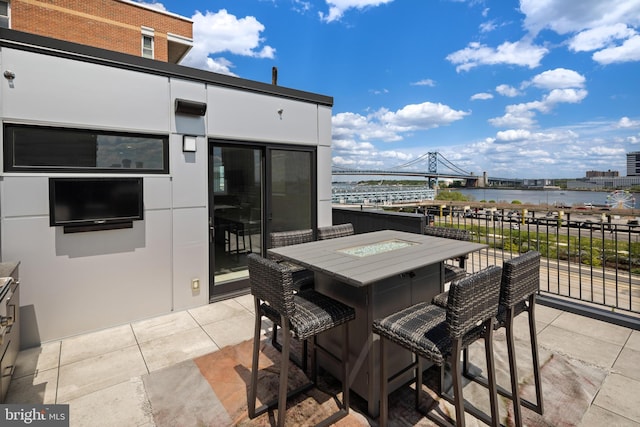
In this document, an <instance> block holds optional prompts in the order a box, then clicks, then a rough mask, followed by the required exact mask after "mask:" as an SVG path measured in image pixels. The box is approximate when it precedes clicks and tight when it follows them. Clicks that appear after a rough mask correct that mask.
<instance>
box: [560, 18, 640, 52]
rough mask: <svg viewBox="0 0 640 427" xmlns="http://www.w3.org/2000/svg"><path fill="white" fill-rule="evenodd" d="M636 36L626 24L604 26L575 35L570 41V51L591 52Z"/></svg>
mask: <svg viewBox="0 0 640 427" xmlns="http://www.w3.org/2000/svg"><path fill="white" fill-rule="evenodd" d="M635 34H636V31H635V30H633V29H632V28H629V27H627V26H626V25H625V24H622V23H617V24H614V25H603V26H601V27H596V28H590V29H588V30H584V31H582V32H580V33H578V34H577V35H575V36H574V37H573V38H572V39H571V40H570V41H569V49H571V50H573V51H574V52H589V51H592V50H598V49H602V48H604V47H608V46H611V45H612V44H613V43H614V42H616V41H618V40H626V39H628V38H630V37H632V36H634V35H635Z"/></svg>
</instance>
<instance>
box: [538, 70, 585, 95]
mask: <svg viewBox="0 0 640 427" xmlns="http://www.w3.org/2000/svg"><path fill="white" fill-rule="evenodd" d="M584 82H585V78H584V76H582V75H581V74H580V73H577V72H575V71H573V70H567V69H566V68H556V69H555V70H548V71H544V72H542V73H540V74H538V75H537V76H535V77H534V78H533V79H531V84H533V85H534V86H536V87H539V88H541V89H549V90H552V89H564V88H581V87H584Z"/></svg>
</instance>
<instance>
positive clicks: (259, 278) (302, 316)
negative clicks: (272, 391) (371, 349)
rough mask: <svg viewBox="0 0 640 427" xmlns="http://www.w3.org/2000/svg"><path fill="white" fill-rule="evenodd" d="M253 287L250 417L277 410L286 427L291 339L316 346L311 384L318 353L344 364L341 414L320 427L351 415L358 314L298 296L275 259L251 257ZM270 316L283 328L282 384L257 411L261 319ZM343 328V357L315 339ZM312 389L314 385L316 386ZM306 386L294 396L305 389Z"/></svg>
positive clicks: (310, 294) (308, 293) (311, 295)
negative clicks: (352, 329) (352, 341)
mask: <svg viewBox="0 0 640 427" xmlns="http://www.w3.org/2000/svg"><path fill="white" fill-rule="evenodd" d="M247 261H248V265H249V282H250V284H251V293H252V294H253V297H254V305H255V313H256V320H255V329H254V337H253V357H252V363H251V384H250V388H249V399H248V400H249V402H248V412H249V417H250V418H255V417H256V416H258V415H260V414H262V413H264V412H266V411H267V410H269V408H272V407H277V408H278V426H284V420H285V413H286V405H287V398H288V397H291V396H292V394H291V395H287V380H288V373H289V372H288V371H289V369H288V366H289V349H290V342H291V335H292V334H293V336H294V337H296V338H298V339H300V340H304V341H305V342H306V341H307V340H308V339H311V343H312V347H311V350H312V353H311V357H312V376H311V378H312V380H313V383H315V382H316V376H317V366H316V363H317V356H316V352H317V350H320V351H322V352H324V353H326V355H328V356H329V357H332V358H333V359H335V360H337V361H341V363H342V393H343V394H342V405H341V408H340V410H339V411H338V412H336V413H334V414H333V415H331V416H329V417H328V418H327V419H326V420H324V421H323V422H322V423H321V425H329V424H331V423H334V422H335V421H336V420H338V419H340V418H342V417H344V416H346V415H347V414H348V413H349V322H350V321H351V320H353V319H355V317H356V314H355V310H354V309H353V308H352V307H349V306H347V305H345V304H342V303H341V302H339V301H336V300H334V299H332V298H330V297H328V296H326V295H323V294H321V293H319V292H316V291H314V290H313V289H307V290H303V291H300V292H297V293H295V292H294V291H293V278H292V275H291V270H289V269H288V268H286V267H284V266H282V265H280V264H278V263H277V262H275V261H273V260H269V259H266V258H262V257H261V256H259V255H257V254H254V253H251V254H249V255H248V257H247ZM263 316H265V317H268V318H269V319H271V320H272V321H273V322H274V325H275V324H276V323H277V324H279V325H280V327H281V328H282V331H283V334H282V335H283V338H282V341H283V342H282V357H281V358H280V359H281V362H280V383H279V386H278V398H277V399H276V400H274V401H273V402H270V403H266V404H264V405H262V406H261V407H260V408H258V409H256V396H257V392H258V358H259V353H260V335H261V320H262V317H263ZM338 326H342V340H343V342H342V355H341V358H338V357H336V356H334V355H333V354H331V353H330V352H328V351H326V350H325V349H324V348H323V347H321V346H320V345H318V344H317V342H316V336H317V335H318V334H320V333H321V332H325V331H328V330H329V329H332V328H335V327H338ZM313 383H312V384H310V385H313ZM307 388H308V387H303V388H301V389H298V390H296V391H295V393H298V392H301V391H303V390H306V389H307Z"/></svg>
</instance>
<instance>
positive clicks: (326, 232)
mask: <svg viewBox="0 0 640 427" xmlns="http://www.w3.org/2000/svg"><path fill="white" fill-rule="evenodd" d="M352 234H355V232H354V230H353V224H351V223H346V224H337V225H329V226H327V227H318V240H327V239H335V238H337V237H344V236H351V235H352Z"/></svg>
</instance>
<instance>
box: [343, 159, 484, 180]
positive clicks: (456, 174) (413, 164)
mask: <svg viewBox="0 0 640 427" xmlns="http://www.w3.org/2000/svg"><path fill="white" fill-rule="evenodd" d="M425 162H426V164H427V170H426V171H424V170H420V169H419V168H420V167H421V166H423V165H424V164H425ZM439 165H440V166H441V167H442V168H445V171H444V172H441V171H439V170H438V166H439ZM331 173H332V175H384V176H419V177H424V178H427V179H428V180H429V187H432V182H433V181H436V182H437V180H438V179H444V178H447V179H459V180H464V181H466V186H467V187H478V186H483V185H484V184H486V183H485V182H484V181H483V182H479V180H482V179H483V177H482V176H478V175H475V174H474V173H473V172H467V171H465V170H464V169H462V168H461V167H459V166H457V165H455V164H454V163H453V162H451V161H449V160H447V159H446V158H445V157H444V156H443V155H442V154H440V153H439V152H437V151H434V152H428V153H425V154H423V155H421V156H419V157H418V158H416V159H414V160H411V161H409V162H406V163H404V164H401V165H398V166H394V167H393V168H392V169H389V170H379V169H350V168H344V167H340V166H336V165H333V168H332V171H331Z"/></svg>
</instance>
